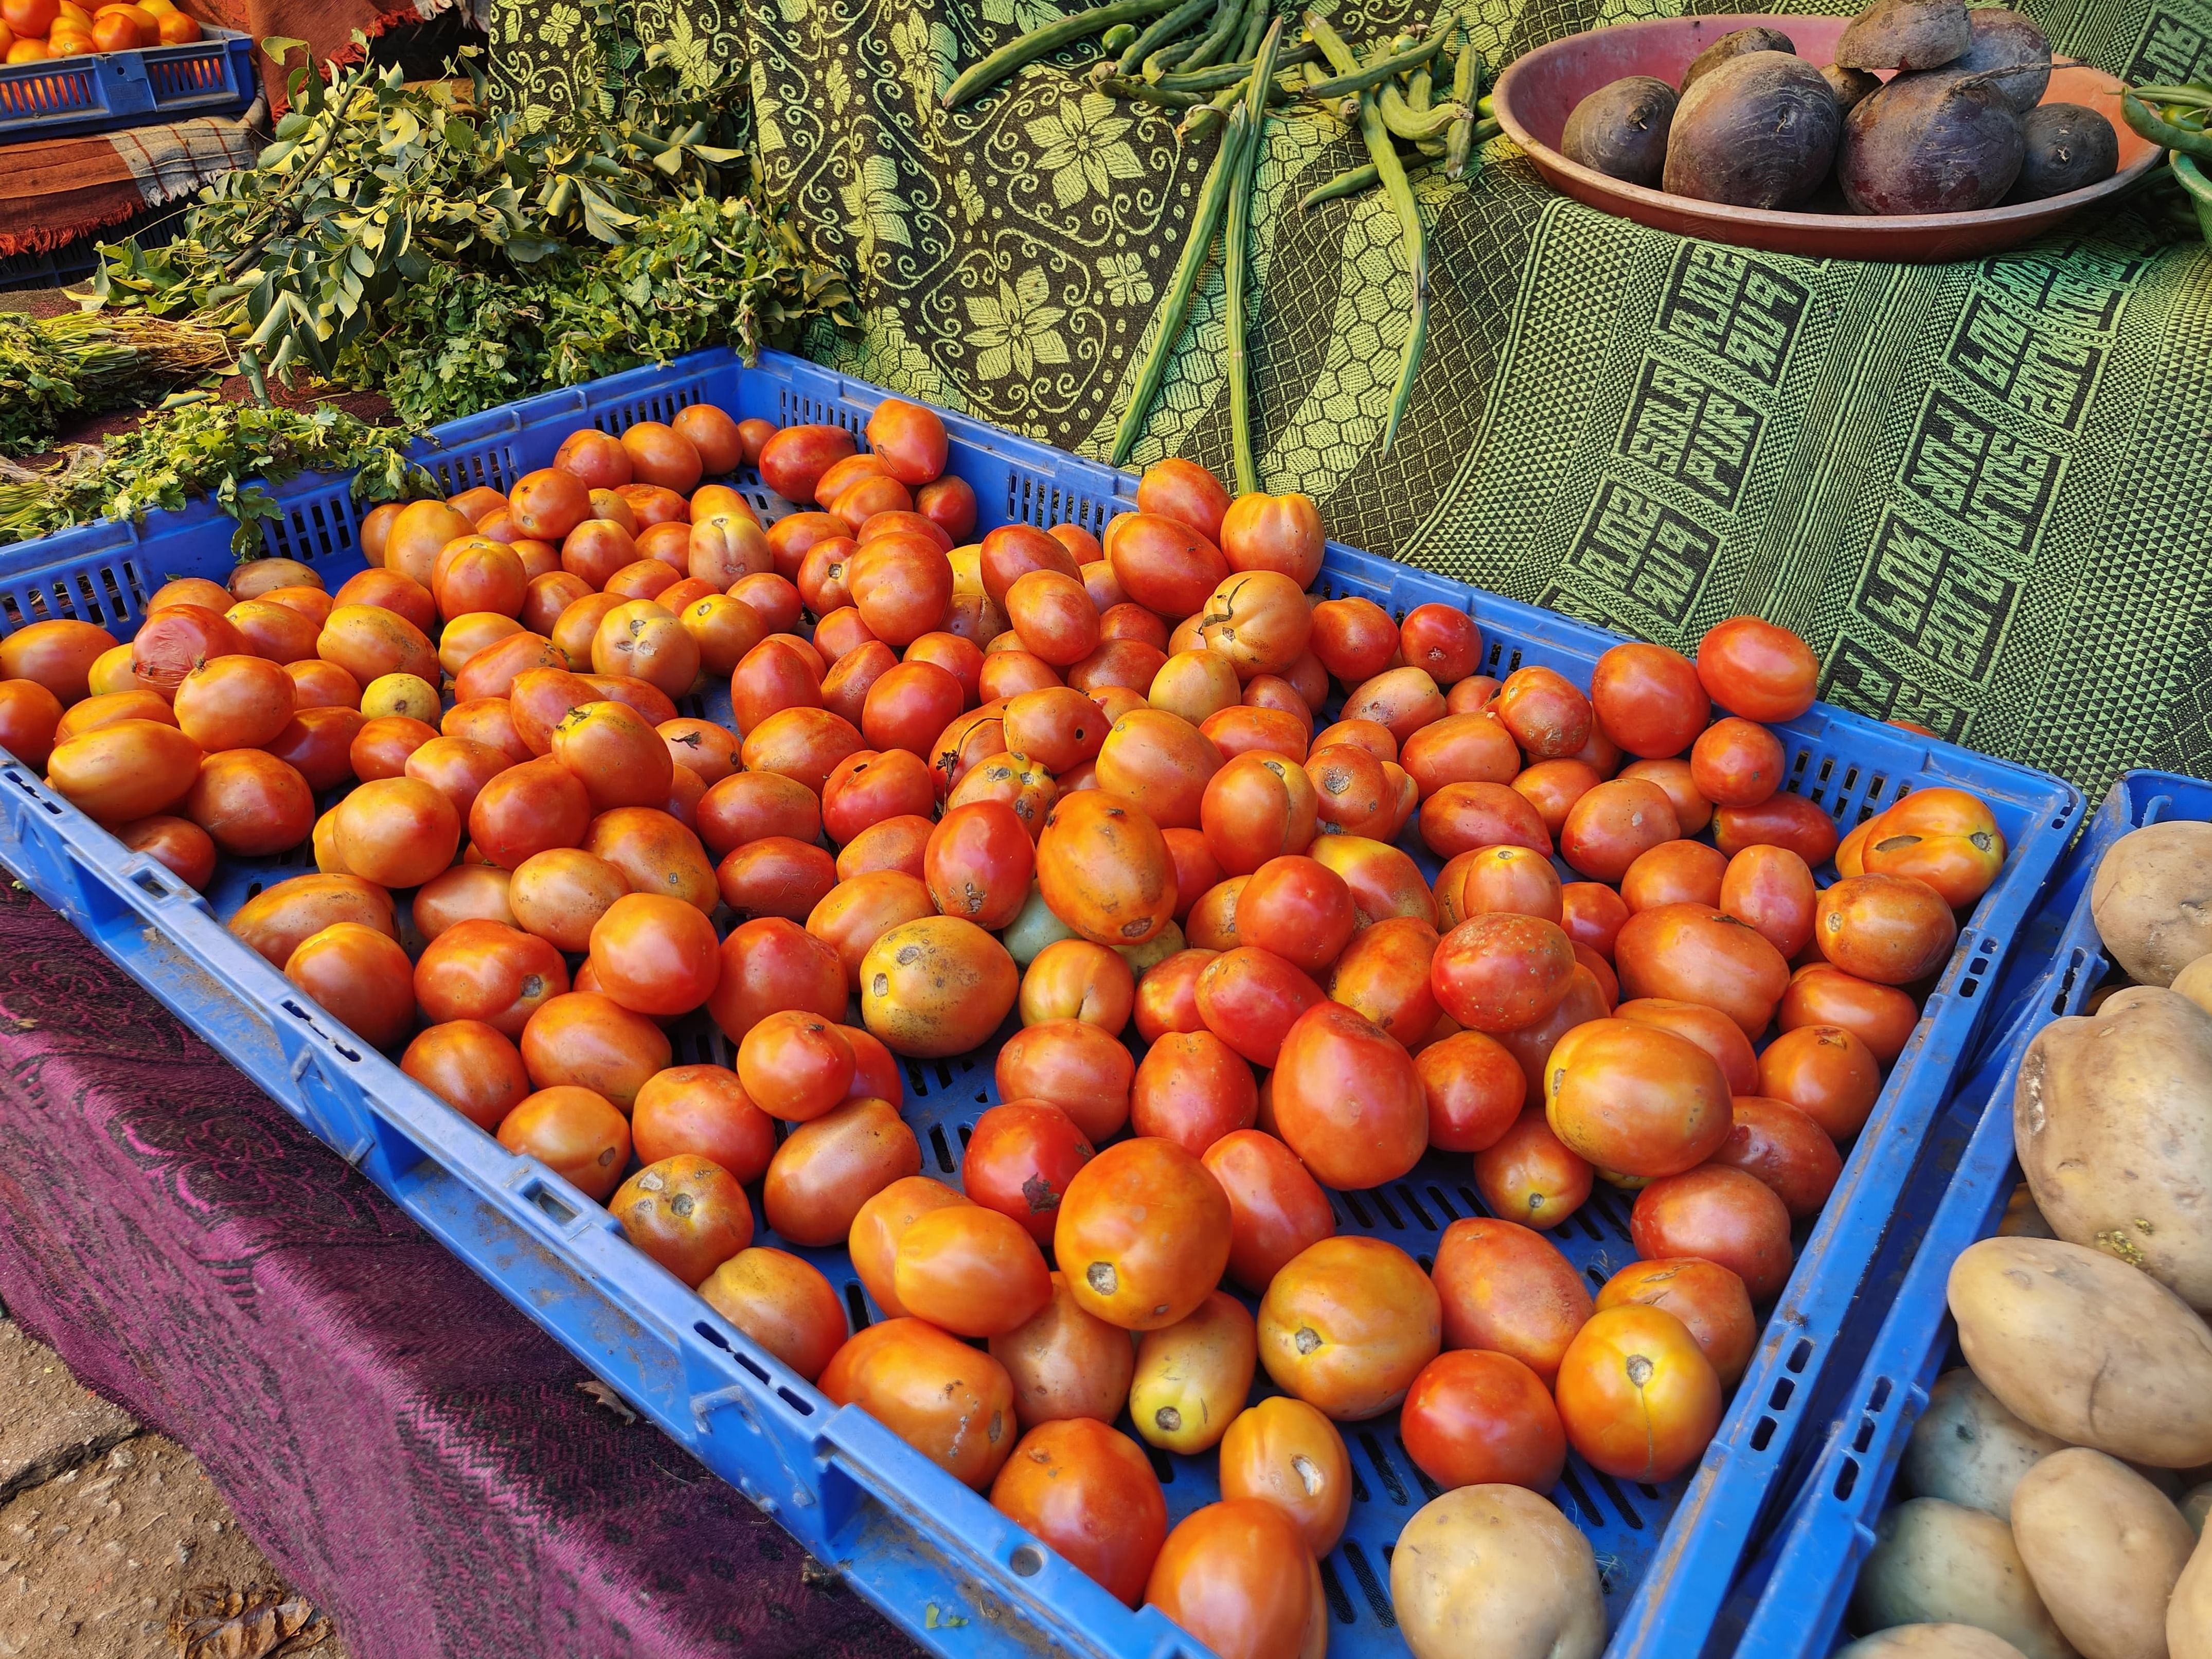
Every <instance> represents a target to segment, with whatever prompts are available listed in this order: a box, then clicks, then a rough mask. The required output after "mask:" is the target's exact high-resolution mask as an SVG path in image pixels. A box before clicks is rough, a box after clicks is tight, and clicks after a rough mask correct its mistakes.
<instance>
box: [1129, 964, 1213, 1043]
mask: <svg viewBox="0 0 2212 1659" xmlns="http://www.w3.org/2000/svg"><path fill="white" fill-rule="evenodd" d="M1219 954H1220V953H1219V952H1218V951H1211V950H1204V949H1199V950H1185V951H1176V953H1175V954H1174V955H1173V956H1171V957H1167V958H1166V959H1165V960H1164V961H1162V962H1159V963H1155V964H1154V965H1153V966H1152V968H1150V969H1146V972H1145V973H1144V975H1142V976H1141V977H1140V978H1139V980H1138V981H1137V1002H1136V1008H1135V1018H1136V1023H1137V1035H1138V1036H1140V1037H1142V1038H1143V1039H1144V1040H1145V1041H1146V1042H1158V1040H1159V1038H1160V1035H1161V1033H1163V1032H1165V1031H1195V1030H1200V1029H1202V1028H1203V1027H1204V1026H1205V1024H1206V1020H1205V1017H1204V1016H1203V1015H1201V1014H1200V1012H1199V1009H1198V981H1199V975H1200V974H1202V973H1204V972H1205V970H1206V963H1209V962H1211V961H1212V960H1213V958H1214V957H1216V956H1218V955H1219Z"/></svg>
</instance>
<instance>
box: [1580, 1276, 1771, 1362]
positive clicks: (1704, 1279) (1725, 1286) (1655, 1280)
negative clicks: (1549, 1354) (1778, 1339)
mask: <svg viewBox="0 0 2212 1659" xmlns="http://www.w3.org/2000/svg"><path fill="white" fill-rule="evenodd" d="M1632 1303H1641V1304H1644V1305H1645V1306H1647V1307H1653V1308H1661V1309H1664V1310H1666V1311H1667V1312H1668V1313H1670V1314H1673V1315H1674V1317H1675V1318H1677V1319H1679V1320H1680V1321H1681V1322H1682V1324H1683V1327H1684V1328H1686V1330H1688V1332H1689V1333H1690V1335H1691V1336H1692V1338H1693V1339H1694V1340H1696V1342H1697V1345H1698V1346H1699V1348H1700V1349H1701V1350H1703V1352H1704V1353H1705V1358H1706V1359H1707V1360H1708V1361H1710V1362H1711V1364H1712V1368H1713V1371H1714V1374H1715V1375H1716V1376H1718V1377H1719V1378H1720V1383H1721V1386H1722V1387H1723V1389H1732V1388H1734V1387H1735V1384H1736V1381H1737V1379H1738V1378H1740V1377H1741V1376H1742V1375H1743V1373H1744V1368H1745V1367H1746V1366H1747V1365H1749V1364H1751V1351H1752V1348H1753V1346H1754V1345H1755V1344H1756V1343H1757V1342H1758V1340H1759V1321H1758V1320H1757V1319H1756V1318H1754V1317H1753V1314H1752V1311H1751V1297H1749V1296H1748V1295H1747V1294H1746V1293H1745V1291H1744V1288H1743V1281H1742V1280H1741V1279H1738V1278H1737V1277H1736V1276H1735V1274H1734V1273H1730V1272H1729V1270H1728V1269H1727V1268H1726V1267H1721V1266H1719V1265H1718V1264H1717V1263H1715V1262H1711V1261H1698V1260H1696V1259H1695V1258H1693V1257H1687V1256H1685V1257H1680V1258H1677V1259H1672V1260H1667V1261H1632V1262H1630V1263H1629V1264H1628V1266H1626V1267H1623V1268H1622V1269H1621V1270H1620V1272H1619V1273H1615V1274H1614V1275H1613V1277H1612V1278H1611V1279H1607V1280H1606V1282H1605V1288H1604V1289H1603V1290H1601V1291H1599V1292H1598V1293H1597V1305H1598V1307H1599V1308H1600V1309H1605V1308H1618V1307H1623V1306H1626V1305H1627V1304H1632Z"/></svg>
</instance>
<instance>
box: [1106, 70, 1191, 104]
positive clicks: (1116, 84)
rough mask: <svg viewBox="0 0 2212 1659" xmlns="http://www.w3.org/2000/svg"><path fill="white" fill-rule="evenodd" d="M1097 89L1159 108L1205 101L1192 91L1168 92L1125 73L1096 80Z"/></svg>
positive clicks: (1113, 95) (1114, 96) (1115, 96)
mask: <svg viewBox="0 0 2212 1659" xmlns="http://www.w3.org/2000/svg"><path fill="white" fill-rule="evenodd" d="M1098 89H1099V90H1100V91H1101V92H1103V93H1104V94H1107V95H1108V96H1109V97H1111V98H1133V99H1134V100H1137V101H1138V102H1139V103H1140V104H1153V105H1157V106H1158V107H1159V108H1161V109H1188V108H1190V107H1191V106H1192V105H1194V104H1202V103H1204V102H1205V101H1206V100H1204V99H1203V98H1200V96H1199V95H1198V94H1196V93H1194V92H1170V91H1169V90H1168V89H1167V88H1165V87H1156V86H1154V85H1152V82H1149V81H1140V80H1138V79H1136V78H1134V77H1133V76H1126V75H1109V76H1107V77H1106V78H1105V79H1104V80H1103V81H1101V82H1098Z"/></svg>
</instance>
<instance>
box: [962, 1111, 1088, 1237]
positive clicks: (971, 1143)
mask: <svg viewBox="0 0 2212 1659" xmlns="http://www.w3.org/2000/svg"><path fill="white" fill-rule="evenodd" d="M1090 1161H1091V1143H1090V1142H1089V1141H1088V1140H1086V1139H1084V1136H1083V1131H1082V1130H1081V1129H1079V1128H1078V1127H1076V1125H1075V1121H1074V1120H1073V1118H1071V1117H1069V1116H1068V1115H1067V1114H1066V1113H1065V1112H1063V1111H1061V1110H1060V1108H1058V1107H1057V1106H1054V1105H1051V1104H1049V1103H1047V1102H1044V1101H1041V1100H1010V1101H1008V1102H1006V1103H1005V1104H1003V1105H1000V1106H994V1107H992V1108H991V1109H990V1110H988V1111H987V1112H985V1113H984V1114H983V1115H982V1116H981V1117H979V1118H977V1119H976V1120H975V1129H974V1130H973V1132H972V1133H970V1134H969V1139H968V1150H967V1151H966V1152H965V1153H963V1155H962V1158H961V1162H960V1185H961V1188H962V1189H963V1191H964V1192H965V1193H966V1194H968V1196H969V1199H971V1200H974V1201H975V1203H977V1204H981V1205H982V1206H984V1207H985V1208H987V1209H993V1210H996V1211H999V1212H1000V1213H1001V1214H1004V1215H1008V1216H1012V1218H1014V1219H1015V1220H1016V1221H1018V1222H1019V1223H1020V1224H1021V1225H1023V1226H1024V1228H1026V1229H1028V1231H1029V1234H1030V1237H1032V1238H1034V1239H1036V1242H1037V1243H1039V1244H1041V1245H1042V1244H1049V1243H1051V1242H1052V1234H1053V1228H1054V1225H1055V1224H1056V1223H1057V1222H1058V1221H1059V1218H1060V1198H1061V1195H1062V1194H1065V1193H1066V1190H1067V1183H1068V1182H1070V1181H1071V1180H1073V1178H1074V1176H1075V1172H1076V1171H1077V1170H1080V1169H1081V1168H1082V1167H1083V1166H1084V1165H1085V1164H1088V1163H1089V1162H1090Z"/></svg>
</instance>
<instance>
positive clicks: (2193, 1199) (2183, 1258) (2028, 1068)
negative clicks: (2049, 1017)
mask: <svg viewBox="0 0 2212 1659" xmlns="http://www.w3.org/2000/svg"><path fill="white" fill-rule="evenodd" d="M2013 1139H2014V1142H2015V1146H2017V1148H2018V1150H2019V1152H2020V1167H2021V1173H2022V1174H2024V1175H2026V1176H2027V1184H2028V1188H2029V1189H2030V1190H2031V1191H2032V1192H2033V1194H2035V1204H2036V1207H2037V1208H2038V1209H2039V1210H2040V1211H2041V1212H2043V1216H2044V1218H2045V1220H2046V1221H2048V1222H2049V1223H2050V1224H2051V1231H2052V1232H2053V1233H2054V1234H2056V1235H2057V1237H2060V1238H2063V1239H2066V1240H2068V1241H2069V1242H2070V1243H2075V1244H2082V1245H2087V1246H2088V1247H2090V1248H2092V1249H2100V1250H2103V1251H2104V1252H2106V1254H2107V1255H2114V1256H2118V1258H2119V1259H2120V1260H2121V1261H2125V1262H2128V1263H2130V1264H2131V1265H2132V1266H2135V1267H2140V1268H2142V1270H2143V1271H2144V1272H2145V1273H2148V1274H2149V1275H2150V1276H2151V1277H2152V1278H2154V1279H2157V1280H2158V1281H2159V1283H2160V1284H2161V1285H2166V1286H2167V1287H2168V1288H2170V1289H2172V1291H2174V1292H2175V1293H2176V1294H2177V1295H2179V1297H2181V1299H2182V1300H2183V1301H2185V1302H2186V1303H2188V1304H2190V1306H2191V1307H2193V1308H2197V1309H2205V1308H2212V1214H2208V1213H2207V1212H2206V1209H2205V1205H2204V1194H2205V1193H2206V1191H2207V1190H2208V1188H2212V1015H2208V1014H2206V1013H2205V1012H2203V1010H2201V1009H2199V1008H2198V1007H2197V1005H2196V1004H2195V1003H2193V1002H2191V1001H2190V1000H2188V999H2187V998H2186V997H2184V996H2179V995H2177V994H2175V993H2173V992H2172V991H2161V990H2158V989H2156V988H2154V987H2138V988H2136V989H2134V990H2131V991H2130V992H2129V993H2127V994H2125V995H2124V996H2118V997H2112V998H2110V999H2108V1000H2106V1003H2105V1005H2104V1006H2103V1007H2102V1008H2100V1010H2099V1011H2098V1013H2097V1016H2096V1018H2093V1019H2083V1018H2073V1019H2061V1020H2055V1021H2053V1022H2052V1023H2051V1024H2049V1025H2046V1026H2045V1027H2044V1029H2043V1030H2041V1031H2040V1032H2039V1033H2037V1035H2036V1038H2035V1041H2034V1042H2031V1043H2030V1044H2029V1045H2028V1048H2027V1055H2026V1056H2025V1058H2023V1059H2022V1060H2021V1067H2020V1081H2019V1083H2018V1085H2016V1086H2015V1090H2014V1091H2013Z"/></svg>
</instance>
